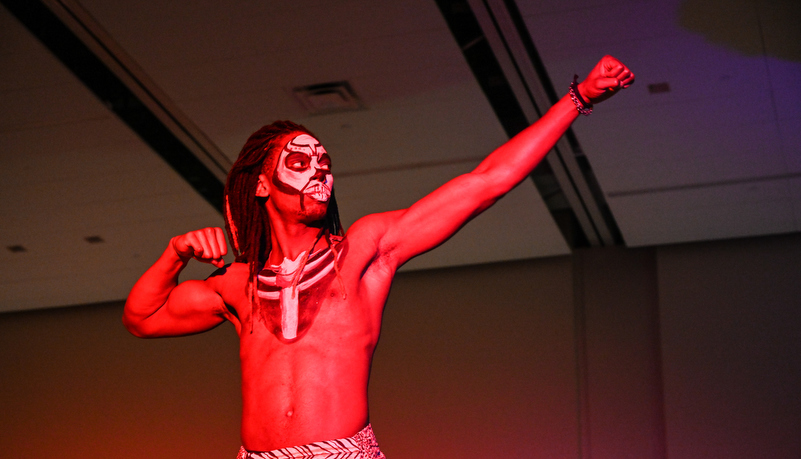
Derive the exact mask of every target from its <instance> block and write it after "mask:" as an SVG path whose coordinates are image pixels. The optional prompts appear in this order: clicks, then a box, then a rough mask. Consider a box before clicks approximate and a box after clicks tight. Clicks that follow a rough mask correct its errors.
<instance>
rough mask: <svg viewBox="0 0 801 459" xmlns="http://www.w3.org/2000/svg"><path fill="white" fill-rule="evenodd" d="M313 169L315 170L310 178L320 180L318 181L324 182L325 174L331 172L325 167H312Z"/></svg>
mask: <svg viewBox="0 0 801 459" xmlns="http://www.w3.org/2000/svg"><path fill="white" fill-rule="evenodd" d="M314 170H315V171H316V172H315V173H314V175H312V178H311V179H312V180H317V181H320V182H325V176H326V175H328V174H330V173H331V171H327V170H325V169H318V168H314Z"/></svg>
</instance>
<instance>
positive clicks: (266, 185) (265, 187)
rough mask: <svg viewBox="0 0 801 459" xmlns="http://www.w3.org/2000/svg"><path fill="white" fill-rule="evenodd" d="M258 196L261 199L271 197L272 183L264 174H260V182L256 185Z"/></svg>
mask: <svg viewBox="0 0 801 459" xmlns="http://www.w3.org/2000/svg"><path fill="white" fill-rule="evenodd" d="M256 196H259V197H261V198H268V197H270V181H269V180H268V179H267V176H266V175H264V174H259V182H258V183H257V184H256Z"/></svg>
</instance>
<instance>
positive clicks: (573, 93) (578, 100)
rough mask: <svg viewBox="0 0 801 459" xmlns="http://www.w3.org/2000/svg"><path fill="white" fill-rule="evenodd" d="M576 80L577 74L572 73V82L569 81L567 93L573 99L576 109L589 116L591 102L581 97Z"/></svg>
mask: <svg viewBox="0 0 801 459" xmlns="http://www.w3.org/2000/svg"><path fill="white" fill-rule="evenodd" d="M577 80H578V75H573V82H572V83H570V90H569V91H568V92H567V93H568V94H570V99H571V100H573V103H574V104H575V105H576V110H578V112H579V113H581V114H582V115H584V116H590V113H592V104H591V103H589V102H587V101H586V100H584V98H583V97H581V92H579V89H578V83H577Z"/></svg>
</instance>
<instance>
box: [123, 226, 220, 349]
mask: <svg viewBox="0 0 801 459" xmlns="http://www.w3.org/2000/svg"><path fill="white" fill-rule="evenodd" d="M227 251H228V247H227V245H226V243H225V235H224V234H223V231H222V230H221V229H220V228H205V229H202V230H197V231H192V232H189V233H186V234H184V235H181V236H176V237H174V238H172V239H171V240H170V244H169V246H168V247H167V249H166V250H165V251H164V253H163V254H162V255H161V257H160V258H159V259H158V260H157V261H156V263H154V264H153V266H151V267H150V269H148V270H147V271H146V272H145V274H143V275H142V277H140V278H139V280H138V281H137V282H136V284H135V285H134V287H133V289H131V293H130V294H129V295H128V299H127V301H126V302H125V310H124V312H123V316H122V322H123V324H124V325H125V327H126V328H127V329H128V331H130V332H131V333H132V334H134V335H136V336H138V337H141V338H155V337H162V336H180V335H189V334H192V333H199V332H202V331H206V330H209V329H211V328H214V327H216V326H217V325H219V324H220V323H222V321H223V320H224V318H225V316H224V312H225V304H224V303H223V300H222V298H221V297H220V295H219V294H217V292H215V291H214V290H213V289H212V288H210V287H209V286H208V285H207V284H206V283H205V282H203V281H198V280H189V281H185V282H182V283H180V284H179V283H178V275H179V274H180V273H181V271H182V270H183V269H184V267H186V264H187V263H188V262H189V260H190V259H192V258H195V259H196V260H199V261H202V262H204V263H211V264H213V265H215V266H217V267H218V268H219V267H222V266H223V264H224V263H225V262H224V261H223V259H222V257H223V256H224V255H225V254H226V253H227Z"/></svg>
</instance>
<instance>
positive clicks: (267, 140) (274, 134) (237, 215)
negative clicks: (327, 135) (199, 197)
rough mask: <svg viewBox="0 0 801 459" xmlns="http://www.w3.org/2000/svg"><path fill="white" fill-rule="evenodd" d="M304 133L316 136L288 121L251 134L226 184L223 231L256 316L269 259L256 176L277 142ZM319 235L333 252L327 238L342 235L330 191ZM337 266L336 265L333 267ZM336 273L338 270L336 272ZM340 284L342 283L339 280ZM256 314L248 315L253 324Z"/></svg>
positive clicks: (270, 161)
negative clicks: (243, 266)
mask: <svg viewBox="0 0 801 459" xmlns="http://www.w3.org/2000/svg"><path fill="white" fill-rule="evenodd" d="M291 133H299V134H300V133H304V134H308V135H310V136H312V137H315V138H316V136H315V135H314V134H312V133H311V131H309V130H308V129H306V127H304V126H302V125H300V124H295V123H293V122H291V121H276V122H274V123H272V124H269V125H267V126H263V127H262V128H261V129H259V130H258V131H256V132H254V133H253V134H252V135H251V136H250V137H249V138H248V140H247V142H245V145H244V146H243V147H242V151H241V152H240V153H239V157H238V158H237V160H236V162H235V163H234V165H233V166H232V167H231V171H230V172H229V173H228V180H227V181H226V183H225V192H224V199H225V230H226V232H227V233H228V239H229V240H230V242H231V247H232V248H233V252H234V255H235V256H236V261H237V262H240V263H247V264H248V267H249V276H248V284H247V290H248V291H247V293H248V296H249V298H250V302H251V307H252V308H253V311H254V313H255V307H256V304H257V303H258V298H257V295H256V286H257V282H256V276H257V275H258V273H259V270H260V269H261V267H262V266H263V265H264V263H265V262H266V261H267V257H268V256H269V255H270V250H271V249H272V247H271V239H270V220H269V218H268V216H267V211H266V209H265V208H264V202H265V200H266V199H269V197H267V198H261V197H257V196H256V187H257V185H258V181H259V174H262V173H264V171H268V170H272V167H273V165H274V163H275V162H276V161H277V160H278V157H279V156H280V153H281V149H282V148H283V147H284V145H283V144H282V143H281V142H280V140H281V139H282V138H283V136H284V135H285V134H291ZM322 231H323V232H325V233H326V240H327V241H328V244H329V246H331V247H332V248H333V245H332V244H331V239H330V237H329V235H336V236H341V235H342V225H341V224H340V221H339V209H338V207H337V202H336V198H335V197H334V193H333V190H332V192H331V199H330V200H329V202H328V210H327V212H326V215H325V218H324V219H323V228H322ZM334 264H335V265H336V262H335V263H334ZM337 271H338V269H337ZM340 282H341V280H340ZM254 320H255V314H252V315H251V332H252V324H253V321H254Z"/></svg>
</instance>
